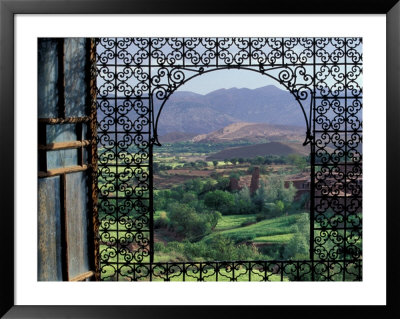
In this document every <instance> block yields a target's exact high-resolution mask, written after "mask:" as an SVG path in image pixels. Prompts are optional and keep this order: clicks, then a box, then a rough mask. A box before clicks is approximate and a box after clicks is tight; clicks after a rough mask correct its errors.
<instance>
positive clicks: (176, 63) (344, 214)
mask: <svg viewBox="0 0 400 319" xmlns="http://www.w3.org/2000/svg"><path fill="white" fill-rule="evenodd" d="M96 48H97V54H96V66H97V72H98V76H97V89H98V90H97V112H98V132H97V134H98V137H97V138H98V150H99V152H98V179H99V184H98V185H99V202H98V208H99V221H100V233H99V235H100V269H101V278H102V280H133V281H136V280H165V281H172V280H179V281H181V280H183V281H185V280H186V281H187V280H198V281H205V280H213V281H215V280H217V281H236V280H243V279H244V280H249V281H271V280H281V281H283V280H339V281H341V280H357V281H359V280H361V279H362V275H361V274H362V253H361V252H362V250H361V230H362V228H361V199H362V152H361V143H362V118H361V108H362V84H361V75H362V39H360V38H107V39H105V38H102V39H96ZM221 69H240V70H249V71H253V72H259V73H261V74H263V75H265V76H268V77H271V78H273V79H275V80H276V81H277V82H279V83H280V84H281V85H283V86H284V87H286V89H287V90H288V91H289V92H291V93H292V94H293V96H294V97H295V99H296V100H297V102H298V104H299V107H300V108H301V110H302V112H303V115H304V119H305V132H304V133H305V134H304V135H305V141H304V145H306V144H308V143H309V144H310V147H311V162H310V164H311V196H310V197H311V207H310V259H309V260H297V261H296V260H287V261H224V262H207V261H205V262H183V263H154V262H153V254H154V234H153V212H154V207H153V167H152V165H153V147H155V146H157V145H160V143H159V141H158V135H157V124H158V119H159V117H160V114H161V111H162V109H163V106H164V105H165V102H166V101H167V100H168V98H169V97H170V96H171V94H173V93H174V91H175V90H176V89H178V88H179V87H180V86H181V85H182V84H184V83H186V82H187V81H189V80H190V79H192V78H193V77H196V76H199V75H202V74H205V73H207V72H212V71H215V70H221Z"/></svg>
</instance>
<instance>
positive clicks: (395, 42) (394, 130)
mask: <svg viewBox="0 0 400 319" xmlns="http://www.w3.org/2000/svg"><path fill="white" fill-rule="evenodd" d="M39 13H40V14H46V13H47V14H57V13H59V14H118V13H124V14H129V13H135V14H146V13H152V14H169V13H175V14H177V13H185V14H204V13H208V14H210V13H212V14H221V13H248V14H254V13H258V14H260V13H263V14H295V13H296V14H301V13H308V14H310V13H313V14H327V13H329V14H344V13H345V14H386V18H387V28H386V41H387V42H386V45H387V48H386V49H387V69H386V74H387V106H386V110H387V120H386V121H387V132H386V134H387V139H386V145H387V154H386V156H387V163H386V164H387V168H386V172H382V174H384V173H386V176H387V185H386V186H387V203H386V204H387V206H386V207H387V212H386V218H387V231H386V235H387V238H386V240H387V261H386V262H387V278H386V282H387V305H386V306H354V307H349V306H313V307H312V306H285V307H281V306H269V307H268V306H266V307H267V308H265V306H263V307H261V308H260V307H252V309H248V307H249V306H243V307H228V306H195V307H194V306H16V305H15V302H14V300H15V299H14V295H15V290H14V275H15V273H14V266H15V265H14V245H13V243H14V208H15V205H14V200H10V199H14V186H15V184H14V173H15V166H14V141H15V140H14V133H10V132H14V121H15V117H14V17H15V15H16V14H39ZM399 57H400V3H399V1H398V0H386V1H385V0H378V1H377V0H364V1H362V0H351V1H346V0H336V1H321V0H320V1H316V0H309V1H306V2H304V1H296V0H294V1H292V0H290V1H288V0H287V1H285V2H279V1H274V2H267V1H259V0H250V1H246V3H245V5H243V3H242V4H241V3H239V2H238V3H234V2H233V1H230V2H229V3H227V2H222V1H221V2H216V1H215V0H213V1H210V0H204V1H201V2H200V3H197V2H193V4H191V3H190V2H188V1H185V0H168V1H162V0H134V1H126V0H101V1H94V0H77V1H73V0H72V1H68V0H53V1H39V0H32V1H26V0H14V1H11V0H0V63H1V64H0V70H1V71H0V133H1V135H0V149H1V150H2V151H3V154H2V156H1V157H0V164H1V166H0V167H2V169H1V170H0V180H1V181H2V183H0V196H1V206H0V207H1V208H0V211H1V216H2V219H1V224H2V225H3V227H2V236H1V238H2V242H3V245H2V254H1V257H2V258H1V259H2V262H0V270H1V272H0V273H1V276H0V287H1V288H0V290H1V295H0V296H1V297H0V300H1V308H0V315H1V316H4V318H129V317H135V318H158V317H189V318H200V317H202V318H204V317H206V316H207V317H209V316H210V315H213V316H216V317H217V316H218V317H225V316H227V315H230V316H233V317H236V316H238V317H239V316H241V317H247V316H248V315H249V313H250V314H251V315H257V313H260V314H261V313H264V315H268V316H282V315H285V316H286V315H288V316H290V315H293V316H296V317H300V318H303V317H308V318H310V317H311V318H312V317H314V316H323V317H327V318H331V317H332V318H333V317H341V318H358V317H361V316H364V315H367V314H368V315H372V316H373V317H378V316H379V317H380V318H382V317H383V318H395V317H400V310H399V306H398V302H397V299H398V298H397V296H398V294H397V293H396V288H398V286H399V284H400V280H399V278H400V276H399V275H398V272H397V271H396V270H397V269H396V265H398V262H399V255H400V251H399V249H398V247H399V246H398V244H399V239H398V236H397V234H396V227H397V226H398V225H399V215H398V214H397V211H396V202H395V198H396V195H397V188H396V180H397V179H398V177H399V176H400V175H399V168H398V162H400V152H399V151H398V147H397V145H398V139H397V137H398V136H400V125H398V121H399V120H400V107H399V105H400V90H399V87H400V86H399V85H400V73H399V72H400V63H399ZM11 168H12V169H11Z"/></svg>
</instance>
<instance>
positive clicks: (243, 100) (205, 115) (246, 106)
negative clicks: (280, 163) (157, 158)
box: [158, 85, 305, 136]
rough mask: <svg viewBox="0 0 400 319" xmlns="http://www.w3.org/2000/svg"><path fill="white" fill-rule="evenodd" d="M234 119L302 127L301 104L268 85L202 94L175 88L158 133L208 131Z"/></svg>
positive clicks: (235, 120) (303, 123) (162, 113)
mask: <svg viewBox="0 0 400 319" xmlns="http://www.w3.org/2000/svg"><path fill="white" fill-rule="evenodd" d="M237 122H253V123H267V124H272V125H291V126H301V127H305V119H304V116H303V113H302V111H301V107H300V105H299V104H298V103H297V101H296V100H295V99H294V97H293V96H292V94H291V93H289V92H288V91H285V90H281V89H279V88H277V87H276V86H274V85H268V86H264V87H260V88H257V89H248V88H240V89H238V88H230V89H219V90H216V91H213V92H210V93H208V94H205V95H201V94H197V93H193V92H187V91H182V92H180V91H177V92H175V93H174V94H173V95H171V97H170V98H169V100H168V101H167V102H166V104H165V105H164V108H163V110H162V112H161V116H160V119H159V123H158V133H159V135H161V136H162V135H166V134H168V133H171V132H182V133H190V134H207V133H210V132H212V131H216V130H218V129H221V128H223V127H226V126H228V125H230V124H232V123H237Z"/></svg>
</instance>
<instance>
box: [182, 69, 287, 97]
mask: <svg viewBox="0 0 400 319" xmlns="http://www.w3.org/2000/svg"><path fill="white" fill-rule="evenodd" d="M271 84H273V85H275V86H277V87H279V88H281V89H284V87H282V86H281V85H280V84H279V83H278V82H277V81H275V80H273V79H271V78H270V77H268V76H266V75H262V74H260V73H258V72H253V71H248V70H217V71H213V72H209V73H206V74H202V75H200V76H197V77H195V78H193V79H191V80H189V81H188V82H186V83H185V84H184V85H182V86H181V87H180V88H179V91H191V92H195V93H199V94H207V93H209V92H211V91H215V90H218V89H221V88H225V89H230V88H232V87H236V88H249V89H256V88H259V87H262V86H266V85H271Z"/></svg>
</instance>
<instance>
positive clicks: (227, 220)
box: [215, 214, 256, 231]
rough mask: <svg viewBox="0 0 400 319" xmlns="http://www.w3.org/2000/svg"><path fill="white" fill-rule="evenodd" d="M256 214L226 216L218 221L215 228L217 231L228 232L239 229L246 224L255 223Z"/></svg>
mask: <svg viewBox="0 0 400 319" xmlns="http://www.w3.org/2000/svg"><path fill="white" fill-rule="evenodd" d="M255 216H256V215H255V214H249V215H224V216H222V217H221V218H220V220H219V221H218V224H217V226H216V227H215V230H216V231H221V230H228V229H232V228H238V227H240V226H241V224H242V223H244V222H250V221H253V220H254V221H255Z"/></svg>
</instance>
